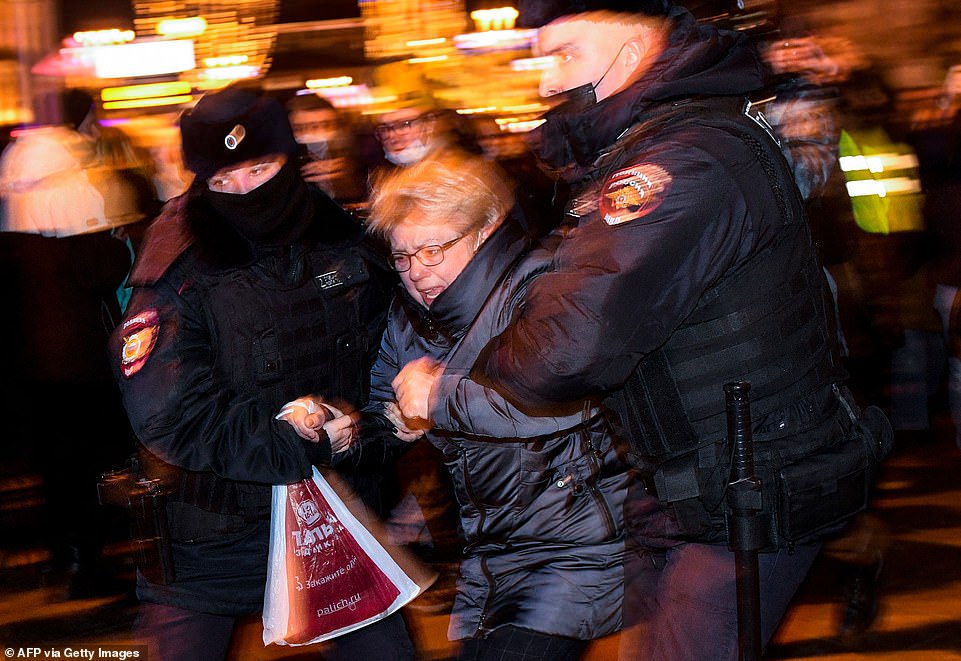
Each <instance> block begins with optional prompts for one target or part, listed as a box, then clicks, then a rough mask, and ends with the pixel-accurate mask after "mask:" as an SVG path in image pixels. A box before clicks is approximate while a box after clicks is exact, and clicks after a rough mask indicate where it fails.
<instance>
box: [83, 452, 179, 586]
mask: <svg viewBox="0 0 961 661" xmlns="http://www.w3.org/2000/svg"><path fill="white" fill-rule="evenodd" d="M131 464H132V466H131V467H130V468H126V469H123V470H118V471H112V472H110V473H105V474H104V475H103V476H101V478H100V480H99V481H98V482H97V492H98V495H99V499H100V504H101V505H110V506H114V507H121V508H123V509H124V510H126V512H127V514H128V515H129V516H130V534H131V538H132V540H133V542H134V549H135V557H136V562H137V568H138V569H139V570H140V573H142V574H143V575H144V577H145V578H146V579H147V580H148V581H150V582H151V583H157V584H160V585H166V584H168V583H172V582H173V581H174V580H175V578H176V576H175V574H174V565H173V549H172V548H171V545H170V532H169V530H168V527H167V492H166V489H165V488H164V487H163V485H162V484H161V482H160V481H159V480H148V479H144V478H142V477H140V471H139V466H138V465H137V462H136V459H133V460H132V461H131Z"/></svg>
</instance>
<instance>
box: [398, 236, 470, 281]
mask: <svg viewBox="0 0 961 661" xmlns="http://www.w3.org/2000/svg"><path fill="white" fill-rule="evenodd" d="M465 236H467V235H466V234H461V235H460V236H459V237H457V238H456V239H451V240H450V241H448V242H447V243H441V244H431V245H429V246H424V247H422V248H419V249H418V250H416V251H414V252H412V253H406V252H392V253H391V254H390V263H391V265H392V266H393V267H394V270H395V271H397V272H398V273H404V272H406V271H409V270H410V264H411V262H410V258H411V257H416V258H417V261H418V262H420V263H421V264H423V265H424V266H437V265H438V264H440V263H441V262H443V261H444V251H445V250H448V249H449V248H450V247H451V246H453V245H454V244H455V243H457V242H458V241H460V240H461V239H463V238H464V237H465Z"/></svg>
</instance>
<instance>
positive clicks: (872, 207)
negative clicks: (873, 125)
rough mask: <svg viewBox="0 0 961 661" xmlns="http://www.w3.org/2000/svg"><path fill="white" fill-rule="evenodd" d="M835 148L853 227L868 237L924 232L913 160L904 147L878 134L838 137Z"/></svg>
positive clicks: (918, 180) (916, 167)
mask: <svg viewBox="0 0 961 661" xmlns="http://www.w3.org/2000/svg"><path fill="white" fill-rule="evenodd" d="M838 148H839V154H840V158H839V164H840V166H841V171H842V172H843V173H844V178H845V180H846V182H847V183H846V187H847V191H848V195H849V196H850V198H851V208H852V211H853V212H854V219H855V221H856V222H857V224H858V227H860V228H861V229H862V230H864V231H865V232H871V233H874V234H889V233H891V232H911V231H920V230H923V229H924V217H923V215H922V213H921V205H922V203H923V197H922V195H921V180H920V178H919V173H918V159H917V156H916V155H915V154H914V152H913V151H912V150H911V147H910V146H908V145H906V144H901V143H895V142H893V141H892V140H891V138H890V137H888V135H887V134H886V133H885V132H884V131H883V130H881V129H880V128H878V129H871V130H867V131H859V132H857V133H851V132H848V131H841V138H840V141H839V144H838Z"/></svg>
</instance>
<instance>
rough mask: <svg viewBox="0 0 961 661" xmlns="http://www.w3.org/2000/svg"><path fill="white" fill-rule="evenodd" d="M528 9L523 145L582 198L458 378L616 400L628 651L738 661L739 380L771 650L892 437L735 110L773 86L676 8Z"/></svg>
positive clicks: (570, 1)
mask: <svg viewBox="0 0 961 661" xmlns="http://www.w3.org/2000/svg"><path fill="white" fill-rule="evenodd" d="M519 10H520V17H519V22H520V23H521V24H523V25H526V26H527V27H537V28H538V34H537V38H536V41H535V45H534V51H535V54H536V55H540V56H543V57H545V58H550V60H549V61H550V64H551V66H549V67H547V68H546V69H545V70H544V71H543V73H542V78H541V88H540V91H541V94H542V95H543V96H547V97H556V98H555V100H557V101H558V103H557V104H556V106H555V107H554V108H553V109H552V110H551V111H550V112H548V113H547V115H546V122H545V123H544V124H543V125H542V126H541V127H539V128H538V129H535V131H533V132H532V134H531V138H532V141H533V147H534V150H535V152H536V153H537V155H538V156H539V158H540V159H541V161H542V162H543V163H544V164H545V165H546V166H547V167H548V168H550V169H551V171H552V172H554V173H555V174H556V175H557V176H559V177H562V178H563V179H564V180H565V181H566V182H567V183H569V184H570V186H571V190H572V199H571V201H570V202H569V204H568V206H567V220H566V223H565V224H564V226H563V227H562V228H561V230H560V232H559V233H558V235H557V238H558V240H559V241H558V246H557V250H556V253H555V257H554V266H553V268H552V269H551V270H550V271H548V272H547V273H545V274H544V275H543V276H542V277H540V278H539V279H538V280H537V282H535V283H533V284H532V285H531V287H530V289H529V291H528V293H527V295H526V300H527V305H526V306H525V307H524V308H523V309H522V310H521V311H520V313H519V314H518V315H516V316H515V318H514V320H513V323H512V324H511V326H509V327H508V328H507V330H505V331H504V332H503V333H502V334H501V335H500V336H499V337H496V338H494V339H493V340H492V341H491V343H490V344H489V345H488V347H487V349H486V352H485V353H482V354H481V356H480V357H479V358H478V361H477V363H476V364H475V365H474V368H473V370H472V372H471V376H472V378H473V379H474V380H476V381H479V382H481V383H483V384H485V385H488V386H491V387H493V388H495V389H497V390H498V391H500V392H501V393H503V394H505V395H506V396H507V397H508V398H510V399H511V400H512V401H513V402H514V403H515V404H516V405H517V406H518V407H519V408H521V409H523V410H526V411H529V412H541V413H542V414H543V412H547V411H557V410H559V409H560V410H563V409H564V408H565V407H570V406H571V404H570V403H571V402H573V403H574V404H573V405H574V406H578V407H579V406H582V404H581V403H580V402H581V401H583V400H584V399H585V398H598V399H601V398H603V399H605V400H606V402H607V404H608V405H609V406H610V407H611V408H612V409H614V411H615V412H616V413H617V414H618V417H619V418H620V424H621V427H622V429H621V431H622V433H623V434H624V436H625V437H626V438H627V440H629V441H630V446H631V447H630V457H631V459H632V461H633V463H634V464H635V466H636V467H637V468H638V472H639V475H640V476H641V477H642V478H643V480H638V482H637V485H636V488H635V489H634V490H633V491H634V492H633V494H632V497H631V498H629V499H628V502H629V503H630V506H629V507H630V511H629V512H628V525H629V527H630V529H631V533H632V536H633V539H634V542H635V544H636V545H637V548H638V551H639V554H638V556H637V562H635V563H633V564H631V565H630V566H628V567H627V568H626V581H627V585H626V587H627V593H626V595H627V596H626V599H627V605H626V609H625V620H626V621H627V622H630V623H635V624H637V627H635V628H633V629H632V630H631V631H630V632H625V635H622V638H621V640H622V652H623V654H622V658H629V659H734V658H736V657H737V655H738V635H737V634H738V626H737V625H738V622H737V620H738V613H737V598H736V589H735V559H734V554H733V553H732V551H731V549H729V545H728V542H730V541H731V540H730V539H729V536H728V524H729V523H730V516H729V515H730V514H731V513H732V511H733V509H734V508H732V507H731V505H730V502H729V499H728V495H729V491H730V489H729V486H728V484H729V481H731V475H732V470H731V469H732V466H731V464H732V461H731V450H730V448H729V447H728V445H727V442H726V441H727V438H726V437H727V420H726V418H727V416H726V409H725V404H726V402H725V391H724V386H725V385H726V384H728V383H733V382H740V381H747V382H750V384H751V391H750V393H751V395H752V398H753V402H752V404H753V416H754V417H753V422H754V424H753V437H754V447H755V450H756V455H757V456H756V457H755V464H756V468H757V473H758V475H759V476H760V485H761V487H760V488H759V489H757V490H752V492H751V493H749V494H747V496H748V497H746V498H745V501H750V502H749V503H748V502H745V503H741V504H738V507H737V509H742V508H741V506H740V505H744V507H743V509H745V510H747V509H748V506H750V507H751V508H752V509H750V513H751V515H752V520H755V521H756V522H757V524H758V525H757V526H756V529H757V530H758V531H759V532H756V533H755V534H756V537H755V538H752V539H751V540H750V542H751V544H752V545H754V546H755V548H756V549H759V550H760V551H761V552H760V554H759V565H760V579H761V581H760V582H761V587H760V610H761V615H760V620H761V621H760V623H759V626H758V627H757V629H758V630H759V631H760V637H761V638H762V639H763V640H764V641H766V640H768V639H770V637H771V636H772V635H773V633H774V630H775V628H776V626H777V624H778V621H779V620H780V618H781V617H782V615H783V614H784V612H785V610H786V609H787V607H788V604H789V602H790V599H791V597H792V595H793V594H794V592H795V590H796V589H797V587H798V586H799V585H800V583H801V581H802V580H803V579H804V577H805V575H806V573H807V571H808V569H809V567H810V565H811V563H812V561H813V560H814V558H815V555H816V554H817V551H818V548H819V544H820V541H821V540H822V539H823V538H824V537H825V536H827V535H829V534H831V533H833V532H836V531H837V529H838V528H839V527H840V526H842V525H843V523H844V522H845V520H846V519H847V518H849V517H850V516H851V515H853V513H855V512H857V511H859V510H860V509H862V508H864V507H865V505H866V499H867V492H868V489H869V486H870V483H871V480H872V467H874V466H876V464H877V461H878V460H879V458H880V457H881V456H882V455H883V454H884V452H885V451H886V448H885V442H884V434H883V432H884V431H889V428H887V429H885V426H886V423H887V421H886V420H885V419H884V418H883V415H882V414H880V412H879V411H876V410H872V411H871V414H870V415H867V411H866V412H865V415H864V416H862V415H861V414H860V412H859V410H858V408H857V406H856V405H855V404H854V402H853V401H852V399H851V397H850V394H849V393H848V392H847V390H846V389H845V388H844V387H843V385H842V382H843V379H844V378H845V375H844V372H843V370H842V369H841V368H840V366H839V363H838V358H837V354H836V351H835V346H834V345H835V342H836V337H837V333H836V332H835V329H834V326H833V320H832V319H831V315H830V310H831V306H830V304H829V301H830V298H829V293H828V291H827V288H826V284H825V281H824V277H823V273H822V271H821V269H820V268H819V266H818V263H817V259H816V254H815V249H814V246H813V244H812V241H811V238H810V232H809V229H808V223H807V219H806V218H805V215H804V211H803V207H802V200H801V196H800V194H799V192H798V189H797V186H796V185H795V183H794V181H793V177H792V173H791V170H790V168H789V166H788V164H787V162H786V160H785V158H784V157H783V155H782V153H781V152H780V150H779V147H778V144H777V143H776V141H775V140H774V137H773V135H772V132H771V131H770V127H769V126H768V125H767V123H766V121H765V120H764V118H763V117H762V116H761V115H759V114H758V113H756V112H755V111H754V110H753V106H752V105H751V104H750V103H749V98H750V95H751V94H752V92H755V91H758V90H760V89H761V88H762V86H763V82H764V80H763V72H762V67H761V65H760V62H759V58H758V57H757V54H756V53H755V51H754V49H753V48H752V47H751V46H750V44H749V43H748V42H747V40H746V38H745V37H744V36H743V35H739V34H737V33H734V32H728V31H722V30H719V29H717V28H715V27H713V26H708V25H700V24H698V23H697V22H696V21H695V19H694V17H693V16H692V15H691V14H690V13H689V12H688V11H687V10H685V9H682V8H680V7H676V6H673V5H672V4H671V3H670V2H669V1H668V0H623V1H622V0H607V1H604V0H530V1H529V2H524V1H523V0H522V1H521V2H520V6H519ZM410 369H411V372H412V373H410V374H406V375H405V374H404V373H403V372H402V373H401V374H400V375H399V376H398V381H400V382H407V381H408V380H409V381H410V382H411V383H413V382H414V381H416V380H420V381H421V382H422V383H426V384H428V385H427V387H424V388H423V389H422V390H421V392H420V393H419V394H417V395H416V396H412V397H411V398H410V399H411V401H404V398H401V399H400V400H399V402H398V403H399V405H400V406H401V409H402V411H403V412H404V414H405V415H407V416H409V417H425V418H431V419H437V418H438V417H440V416H437V415H431V411H444V410H449V406H448V402H447V401H443V398H439V397H437V392H436V390H435V391H433V392H432V391H431V389H432V387H433V384H432V383H431V380H430V379H429V378H428V379H420V377H422V376H423V375H422V374H421V375H420V376H418V375H417V374H416V372H415V370H416V368H415V367H414V366H412V367H411V368H410ZM395 388H396V384H395ZM425 393H429V396H425ZM458 396H462V395H461V394H460V393H454V395H453V397H458ZM425 402H426V406H427V407H428V408H427V410H425ZM869 422H870V423H871V424H870V425H869V424H868V423H869ZM869 427H871V428H870V429H869ZM888 440H889V436H888ZM739 487H740V485H738V487H735V488H734V491H735V492H740V491H739Z"/></svg>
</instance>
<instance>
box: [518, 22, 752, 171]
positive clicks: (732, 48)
mask: <svg viewBox="0 0 961 661" xmlns="http://www.w3.org/2000/svg"><path fill="white" fill-rule="evenodd" d="M668 20H669V21H671V22H672V27H671V34H670V36H669V39H668V44H667V47H666V48H665V49H664V52H663V53H661V56H660V57H659V58H658V59H657V61H656V62H655V63H654V64H653V65H652V67H651V68H650V69H649V70H648V71H647V72H645V73H644V75H643V76H642V77H641V78H639V79H638V80H636V81H635V82H633V83H632V84H630V85H629V86H628V87H626V88H625V89H623V90H621V91H620V92H618V93H617V94H614V95H613V96H610V97H607V98H606V99H603V100H601V101H599V102H597V103H595V104H594V105H592V106H590V107H588V108H583V107H581V108H577V109H576V110H575V109H572V108H570V107H565V104H562V105H560V106H558V107H557V108H555V109H554V110H552V111H550V112H548V113H547V115H546V119H547V121H546V122H545V123H544V124H543V125H541V126H540V127H539V128H537V129H535V130H533V131H531V132H530V134H529V141H530V144H531V148H532V149H533V151H534V153H535V154H536V155H537V157H538V158H539V159H540V160H541V161H542V163H543V165H544V166H546V167H547V168H548V169H549V170H551V171H554V172H556V173H558V174H559V175H561V176H562V177H563V178H564V179H565V180H566V181H569V182H571V181H577V180H578V179H580V178H581V177H582V176H583V175H584V174H585V172H586V171H588V170H589V169H590V166H591V165H592V164H593V163H594V161H595V160H596V159H597V157H598V156H599V155H600V154H601V153H602V152H603V151H604V149H605V148H606V147H608V146H610V145H611V144H613V143H614V142H615V141H616V140H617V138H618V136H620V135H621V133H623V132H624V130H625V129H627V128H629V127H630V126H632V125H633V124H635V123H637V122H639V121H643V120H644V119H645V118H647V117H648V116H651V115H653V114H655V113H656V111H657V109H658V108H661V107H663V105H664V104H665V103H667V104H670V103H671V102H674V101H679V100H682V99H687V98H695V97H699V98H703V97H709V96H731V95H744V94H747V93H750V92H753V91H756V90H758V89H760V88H761V87H762V86H763V84H764V73H763V71H764V69H763V64H762V62H761V60H760V58H759V57H758V55H757V52H756V50H755V49H754V48H753V46H752V45H751V43H750V42H749V41H748V39H747V37H746V36H745V35H743V34H740V33H737V32H733V31H730V30H721V29H718V28H716V27H715V26H713V25H707V24H701V23H698V22H697V21H696V20H695V18H694V16H693V15H692V14H691V13H690V12H689V11H687V10H686V9H683V8H681V7H675V8H674V9H673V10H672V12H671V15H670V16H669V18H668Z"/></svg>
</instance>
